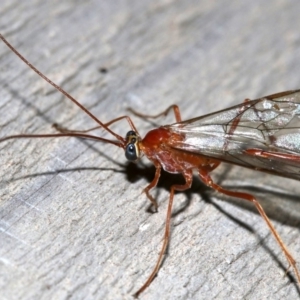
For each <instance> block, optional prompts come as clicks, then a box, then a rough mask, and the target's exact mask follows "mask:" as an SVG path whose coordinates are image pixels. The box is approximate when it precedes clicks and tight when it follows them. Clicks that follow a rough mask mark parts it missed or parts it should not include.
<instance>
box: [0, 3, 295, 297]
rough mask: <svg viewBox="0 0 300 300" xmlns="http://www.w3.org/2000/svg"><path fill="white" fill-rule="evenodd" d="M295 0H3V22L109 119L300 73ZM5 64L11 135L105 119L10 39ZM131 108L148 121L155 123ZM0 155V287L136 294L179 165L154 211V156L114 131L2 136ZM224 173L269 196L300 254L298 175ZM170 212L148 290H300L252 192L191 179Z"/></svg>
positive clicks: (4, 290)
mask: <svg viewBox="0 0 300 300" xmlns="http://www.w3.org/2000/svg"><path fill="white" fill-rule="evenodd" d="M75 3H76V4H75ZM299 9H300V2H299V1H296V0H294V1H284V0H282V1H279V0H275V1H218V2H213V1H84V2H74V1H63V2H62V3H59V2H57V1H55V2H53V4H48V2H46V1H23V2H21V1H11V0H10V1H6V0H4V1H1V8H0V31H1V33H2V34H4V35H5V37H6V38H7V39H8V40H9V41H10V42H11V43H12V44H13V45H15V47H16V48H17V49H18V50H19V51H20V52H21V53H23V54H24V55H25V56H26V57H27V58H28V59H29V60H30V61H31V62H32V63H33V64H34V65H35V66H36V67H37V68H38V69H40V70H41V71H42V72H44V73H45V74H47V75H48V76H49V77H50V78H51V79H53V80H54V81H55V82H56V83H58V84H59V85H61V86H62V87H63V88H64V89H66V90H67V91H68V92H70V93H71V94H72V95H73V96H74V97H75V98H77V99H78V100H80V102H81V103H82V104H84V105H85V106H86V107H88V108H89V109H91V111H92V112H93V113H94V114H95V115H97V116H98V117H99V118H100V119H101V120H102V121H108V120H110V119H112V118H114V117H117V116H120V115H122V114H126V110H125V109H126V107H128V106H131V107H134V108H135V109H136V110H140V111H147V112H148V113H152V112H153V113H157V112H160V111H161V110H162V109H164V108H165V107H167V106H168V105H170V104H172V103H177V104H179V105H180V107H181V109H182V116H183V117H184V118H189V117H194V116H198V115H201V114H205V113H208V112H211V111H214V110H218V109H222V108H225V107H227V106H229V105H233V104H237V103H240V102H242V101H243V100H244V98H246V97H249V98H257V97H259V96H263V95H267V94H271V93H275V92H279V91H283V90H289V89H295V88H299V87H300V74H299V61H300V31H299V28H300V18H299ZM101 68H107V69H108V72H107V73H106V74H103V73H101V72H100V71H99V70H100V69H101ZM0 70H1V72H0V76H1V77H0V85H1V87H0V107H1V110H0V133H1V136H6V135H9V134H16V133H20V132H28V133H38V132H44V133H51V132H54V130H53V129H52V128H51V125H52V124H53V123H59V124H62V125H64V126H65V127H68V128H77V129H83V128H89V127H91V126H94V123H93V122H92V120H90V119H89V118H88V117H87V116H86V115H85V114H84V113H83V112H81V111H80V110H79V109H78V108H77V107H75V105H73V104H72V103H70V101H68V100H67V99H64V97H62V96H61V95H60V94H59V93H58V92H56V91H53V89H52V88H51V87H49V85H48V84H47V83H45V82H43V80H41V79H39V78H38V77H37V76H36V75H35V74H34V73H33V72H32V71H31V70H29V68H28V67H27V66H25V65H24V64H23V63H22V62H20V61H19V60H18V58H16V57H15V56H14V55H13V54H12V53H11V52H10V51H9V50H8V48H7V47H6V46H5V45H4V44H3V43H0ZM134 121H135V122H136V125H137V127H138V128H140V132H141V133H142V134H143V133H145V132H146V131H147V130H149V128H151V125H150V124H149V123H143V122H142V121H141V120H139V119H138V118H134ZM171 121H172V118H171V117H170V118H168V119H167V120H165V119H162V120H158V122H161V123H167V122H171ZM114 129H115V130H116V131H117V132H119V133H120V134H121V135H124V134H125V133H126V131H127V130H128V126H127V124H126V123H125V122H124V123H121V124H117V125H116V126H115V127H114ZM99 134H103V133H102V132H101V131H100V132H99ZM0 161H1V173H0V174H1V183H0V191H1V198H0V199H1V201H0V291H1V299H66V298H71V299H130V298H131V295H132V294H133V293H134V292H135V291H136V290H137V289H138V288H139V287H140V286H141V285H142V283H143V282H144V281H145V280H146V278H147V276H148V275H149V273H150V271H151V270H152V267H153V265H154V263H155V261H156V258H157V255H158V252H159V249H160V247H161V238H162V235H163V226H164V220H165V213H166V206H167V198H168V188H169V186H170V184H171V182H173V178H174V176H173V177H171V176H168V175H167V174H164V175H163V176H162V180H161V182H160V184H159V187H158V188H157V189H156V190H155V191H154V193H153V194H154V195H156V196H157V198H158V201H159V204H160V209H159V212H158V213H157V214H151V213H149V212H148V211H147V208H148V207H149V203H148V200H147V199H146V197H145V196H144V195H141V191H142V189H143V187H145V186H146V185H147V184H148V182H149V181H150V180H151V179H152V177H153V176H154V169H153V168H151V167H148V165H147V163H146V160H145V159H144V160H143V162H144V165H142V164H141V165H138V166H132V165H129V164H127V163H126V161H125V158H124V154H123V152H122V150H120V149H116V148H115V147H113V146H111V145H104V144H99V143H98V144H97V143H93V142H86V141H80V140H76V139H71V138H66V139H63V138H62V139H56V140H15V141H9V142H6V143H2V144H0ZM216 174H217V175H216V176H215V178H216V180H217V181H218V182H219V183H220V184H222V185H223V186H224V187H227V188H231V189H240V190H243V191H248V192H251V193H254V194H255V195H256V196H257V197H258V198H259V199H260V200H261V203H262V205H263V206H264V207H265V208H266V211H267V213H268V215H269V216H270V218H271V219H272V221H273V222H274V224H275V226H276V228H277V229H278V231H279V233H280V234H281V236H282V238H283V240H284V241H285V243H286V244H287V245H288V247H289V249H290V250H291V252H292V253H293V254H294V256H295V258H296V259H297V260H298V261H300V254H299V253H300V242H299V236H300V234H299V220H300V216H299V212H300V208H299V204H300V202H299V197H298V195H299V192H300V190H299V183H298V182H296V181H293V180H288V179H282V178H279V177H275V176H270V175H266V174H262V173H257V172H254V171H251V170H244V169H241V168H238V167H231V166H223V167H220V170H218V171H217V172H216ZM171 180H172V181H171ZM174 180H180V179H178V178H175V179H174ZM220 200H226V201H220ZM174 212H175V213H174V217H173V223H172V224H173V225H172V241H171V244H170V247H169V251H168V255H167V257H166V259H165V261H164V264H163V266H162V268H161V269H160V271H159V273H158V276H157V277H156V279H155V280H154V281H153V283H152V284H151V286H150V287H149V288H148V289H147V290H146V291H145V292H144V294H143V295H142V297H141V298H142V299H242V298H243V299H283V298H285V299H297V298H299V289H298V288H297V286H296V284H294V283H291V282H290V280H289V277H285V276H284V272H285V269H286V268H287V267H288V265H287V262H286V260H285V258H284V257H283V255H282V253H281V251H280V250H279V248H278V246H277V244H276V243H275V241H274V240H273V238H272V236H271V234H270V233H269V232H268V229H267V228H266V226H265V224H264V222H263V221H262V219H261V218H260V216H259V215H258V214H257V212H256V211H255V210H254V209H253V208H252V207H251V206H249V205H245V204H244V203H243V202H242V201H239V200H236V201H234V200H232V199H227V198H226V199H225V198H223V197H221V196H220V195H218V194H216V193H214V192H212V191H211V190H209V189H208V188H206V187H205V186H204V185H203V184H201V183H200V182H199V180H198V179H196V178H195V183H194V185H193V187H192V189H191V190H190V191H187V192H186V193H178V194H177V195H176V201H175V207H174Z"/></svg>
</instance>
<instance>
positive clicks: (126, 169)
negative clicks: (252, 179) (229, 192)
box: [8, 139, 300, 296]
mask: <svg viewBox="0 0 300 300" xmlns="http://www.w3.org/2000/svg"><path fill="white" fill-rule="evenodd" d="M79 141H80V142H82V143H83V144H85V145H87V146H88V147H89V148H91V149H92V150H93V151H96V152H97V153H98V154H99V155H100V156H103V157H104V158H105V159H107V160H110V161H111V162H112V163H113V165H114V166H116V167H112V168H101V167H94V166H86V167H82V166H80V167H74V168H63V169H56V170H54V171H47V172H38V173H32V174H28V175H26V176H20V177H14V178H11V179H10V180H8V181H18V180H23V179H27V178H34V177H39V176H53V175H58V174H62V173H69V172H76V171H79V172H104V171H111V172H115V173H122V174H124V176H125V178H126V180H127V181H128V182H130V183H131V184H135V183H137V182H138V181H140V180H146V181H147V182H151V181H152V179H153V176H154V173H155V167H154V166H153V165H148V164H143V163H141V162H140V163H138V164H135V163H128V162H126V163H125V164H122V163H120V162H118V161H116V160H114V159H112V158H111V157H110V156H108V155H106V154H105V153H104V152H102V151H101V150H99V149H98V147H96V146H95V145H96V144H97V143H93V142H90V141H86V140H81V139H79ZM228 168H229V169H230V168H231V166H228ZM228 171H229V170H227V172H228ZM227 172H226V170H225V172H224V173H223V176H221V177H220V178H219V180H221V181H222V179H224V178H225V177H226V176H227V175H226V173H227ZM223 177H224V178H223ZM183 182H184V179H183V177H182V176H181V175H178V174H169V173H167V172H165V171H163V172H162V173H161V177H160V180H159V183H158V185H157V187H156V189H155V190H154V191H153V192H154V195H153V196H154V197H155V198H156V199H158V198H160V197H159V195H160V193H161V191H162V190H165V191H167V192H168V191H169V190H170V187H171V185H173V184H180V183H183ZM223 186H225V187H226V188H228V189H233V190H235V189H236V186H229V185H226V184H223ZM238 190H245V191H247V190H248V191H249V190H251V192H253V193H262V195H263V194H264V193H265V192H266V193H267V194H268V197H272V196H274V197H281V198H283V199H284V200H285V201H290V202H294V201H297V200H298V199H297V198H298V197H297V196H295V195H293V194H286V193H281V192H279V191H274V190H269V189H267V188H264V187H253V186H247V185H244V186H243V187H242V188H240V187H239V188H238ZM179 193H182V194H184V196H185V201H184V203H183V205H181V206H180V208H179V209H177V210H176V211H174V212H173V213H172V217H173V218H174V217H175V216H177V215H180V214H181V213H183V212H184V211H185V210H186V209H187V208H188V207H189V206H190V204H191V200H192V198H193V197H194V195H195V194H197V195H199V201H201V200H203V201H205V203H206V204H208V205H212V206H213V207H214V208H215V209H216V210H217V211H219V212H220V213H221V214H223V215H225V216H226V217H227V218H228V219H230V220H231V221H232V222H234V223H236V224H237V225H238V226H241V227H242V228H244V229H245V230H247V231H248V232H250V233H251V234H253V235H254V236H255V238H256V239H257V240H258V244H259V245H260V246H262V247H263V248H264V250H265V251H266V253H268V254H269V255H270V256H271V257H272V259H273V260H274V261H275V262H276V263H277V265H278V266H279V267H280V268H281V269H282V270H283V271H284V272H286V266H285V265H284V264H283V263H282V262H281V261H280V259H279V258H278V256H277V255H276V254H275V253H274V251H273V250H272V249H271V248H269V247H268V246H267V244H266V243H265V238H264V237H261V236H259V235H258V234H257V233H256V232H255V230H254V229H253V228H252V227H251V225H249V224H247V223H246V222H244V221H242V220H241V219H239V218H237V217H236V215H233V214H231V213H230V212H228V211H226V210H225V209H223V208H222V205H219V203H218V202H217V201H215V200H213V199H212V198H213V197H212V196H214V195H217V197H218V199H221V200H224V201H226V202H229V203H232V204H234V205H236V206H237V207H241V208H243V209H247V210H249V211H251V212H252V213H255V214H258V213H257V211H256V209H255V208H254V207H252V206H251V204H248V203H245V202H244V201H240V200H239V199H234V198H232V197H227V196H223V195H222V194H221V195H220V194H218V193H215V192H214V191H213V190H212V189H210V188H209V187H207V186H206V185H205V184H204V183H202V182H201V180H200V179H199V178H198V177H197V176H194V178H193V184H192V186H191V188H190V189H188V190H186V191H183V192H177V193H176V194H179ZM264 198H266V197H261V199H262V201H261V202H262V203H263V202H264V200H263V199H264ZM261 199H260V200H261ZM143 201H146V197H145V199H143ZM162 201H163V200H162ZM263 206H265V210H266V212H267V214H268V215H269V216H270V218H271V219H274V220H276V221H278V222H280V223H282V224H287V225H289V226H294V227H298V226H299V223H300V220H299V218H297V217H291V216H290V215H289V213H288V212H286V211H284V212H283V213H281V214H278V210H277V209H276V207H275V208H274V206H273V207H272V208H270V207H269V206H268V205H264V203H263ZM145 211H146V212H148V213H154V210H153V207H152V205H151V204H150V203H149V204H148V205H147V206H146V208H145ZM262 224H263V222H262ZM166 253H168V249H167V251H166ZM166 258H167V256H165V257H164V259H163V262H162V263H164V261H165V259H166ZM287 277H288V279H289V281H290V282H292V283H293V284H294V286H295V287H296V289H297V293H298V294H299V296H300V289H299V287H298V285H297V281H296V280H295V279H294V277H293V276H292V274H290V273H289V272H287Z"/></svg>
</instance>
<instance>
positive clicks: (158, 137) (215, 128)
mask: <svg viewBox="0 0 300 300" xmlns="http://www.w3.org/2000/svg"><path fill="white" fill-rule="evenodd" d="M0 38H1V39H2V41H3V42H4V43H5V44H6V45H7V46H8V47H9V48H10V49H11V50H12V51H13V52H14V53H15V54H16V55H17V56H19V58H20V59H21V60H22V61H23V62H25V63H26V64H27V65H28V66H29V67H30V68H31V69H32V70H34V71H35V72H36V73H37V74H38V75H39V76H41V77H42V78H43V79H44V80H46V81H47V82H48V83H49V84H51V85H52V86H54V87H55V88H56V89H57V90H58V91H60V92H61V93H62V94H64V95H65V96H66V97H67V98H68V99H70V100H71V101H72V102H73V103H75V104H76V105H77V106H79V107H80V108H81V109H82V110H83V111H84V112H85V113H86V114H88V115H89V116H90V117H91V118H92V119H94V120H95V122H96V123H98V126H97V127H95V128H99V127H102V128H103V129H104V130H106V131H107V132H108V133H110V134H112V135H113V136H114V137H115V139H116V140H109V139H105V138H102V137H98V136H95V135H91V134H89V132H90V131H92V130H94V129H95V128H92V129H90V130H86V131H74V130H72V131H71V130H67V129H64V128H61V127H59V126H58V125H55V127H56V129H57V130H58V131H59V132H60V133H57V134H19V135H13V136H8V137H4V138H2V139H0V142H3V141H5V140H8V139H16V138H55V137H77V138H87V139H93V140H97V141H101V142H105V143H110V144H113V145H115V146H118V147H120V148H123V149H124V151H125V156H126V158H127V159H128V160H129V161H136V160H138V159H139V158H140V157H141V154H142V153H144V154H145V155H146V156H147V157H148V159H149V160H150V161H152V162H153V164H154V166H155V168H156V172H155V176H154V179H153V180H152V182H151V183H150V184H149V185H148V186H147V187H146V188H145V189H144V192H145V193H146V195H147V197H148V199H149V200H150V201H151V203H152V204H153V206H154V207H155V208H157V203H156V200H155V199H154V198H153V197H152V196H151V195H150V193H149V192H150V190H151V189H152V188H154V187H155V186H156V185H157V183H158V180H159V177H160V173H161V169H164V170H165V171H167V172H169V173H180V174H182V175H183V177H184V179H185V184H183V185H173V186H171V189H170V196H169V203H168V209H167V216H166V225H165V233H164V239H163V245H162V248H161V251H160V254H159V257H158V259H157V262H156V264H155V267H154V269H153V271H152V273H151V274H150V276H149V278H148V279H147V281H146V282H145V283H144V285H143V286H142V287H141V288H140V289H139V290H138V291H137V292H136V293H135V296H136V297H137V296H138V295H139V294H140V293H141V292H143V291H144V290H145V289H146V288H147V286H149V284H150V283H151V281H152V280H153V278H154V277H155V275H156V274H157V272H158V270H159V267H160V265H161V262H162V258H163V255H164V253H165V250H166V248H167V245H168V242H169V237H170V220H171V213H172V205H173V198H174V192H175V191H184V190H186V189H189V188H190V187H191V184H192V177H193V170H196V171H197V172H198V174H199V177H200V178H201V180H202V181H203V182H204V183H205V184H206V185H207V186H209V187H211V188H213V189H215V190H216V191H218V192H220V193H223V194H225V195H228V196H232V197H236V198H240V199H243V200H246V201H249V202H252V203H253V204H254V205H255V207H256V209H257V210H258V212H259V213H260V215H261V216H262V218H263V219H264V221H265V222H266V224H267V226H268V227H269V229H270V231H271V232H272V234H273V236H274V237H275V239H276V241H277V243H278V245H279V246H280V248H281V250H282V251H283V253H284V255H285V257H286V258H287V260H288V262H289V265H290V266H292V268H293V270H294V272H295V275H296V277H297V280H298V282H299V283H300V274H299V271H298V269H297V266H296V262H295V260H294V258H293V256H292V255H291V254H290V252H289V250H288V249H287V247H286V246H285V244H284V243H283V241H282V239H281V237H280V236H279V234H278V233H277V231H276V230H275V228H274V226H273V225H272V223H271V221H270V219H269V218H268V217H267V215H266V213H265V211H264V209H263V208H262V206H261V205H260V204H259V202H258V201H257V200H256V198H255V197H254V196H252V195H251V194H247V193H242V192H236V191H230V190H227V189H224V188H222V187H221V186H219V185H217V184H216V183H214V182H213V180H212V178H211V176H210V172H211V171H213V170H214V169H215V168H216V167H218V165H219V164H220V163H221V162H222V161H225V162H230V163H233V164H237V165H240V166H244V167H248V168H253V169H256V170H260V171H265V172H270V173H273V174H276V175H281V176H285V177H290V178H294V179H300V172H299V170H300V121H299V117H300V90H296V91H288V92H283V93H279V94H275V95H271V96H266V97H262V98H260V99H257V100H247V101H245V102H244V103H242V104H239V105H236V106H234V107H230V108H227V109H225V110H222V111H218V112H215V113H212V114H209V115H206V116H202V117H197V118H194V119H190V120H187V121H182V120H181V116H180V112H179V108H178V106H177V105H173V106H171V107H169V108H168V109H167V110H166V111H164V112H163V113H161V114H159V115H156V116H148V115H142V114H139V113H137V112H135V111H132V112H133V113H134V114H136V115H138V116H141V117H145V118H156V117H159V116H161V115H165V114H167V113H168V112H169V111H170V110H173V112H174V115H175V119H176V123H174V124H171V125H165V126H161V127H159V128H156V129H153V130H151V131H149V132H148V133H147V134H146V136H145V137H144V138H143V139H142V138H141V137H140V135H139V133H138V131H137V129H136V128H135V126H134V124H133V122H132V121H131V119H130V117H128V116H121V117H118V118H115V119H113V120H111V121H110V122H108V123H103V122H101V121H100V120H99V119H98V118H96V117H95V116H94V115H93V114H92V113H91V112H90V111H88V110H87V109H86V108H85V107H84V106H82V105H81V104H80V103H79V102H78V101H77V100H75V99H74V98H73V97H72V96H71V95H69V94H68V93H67V92H65V91H64V90H63V89H62V88H61V87H59V86H57V85H56V84H55V83H54V82H52V81H51V80H50V79H49V78H47V77H46V76H45V75H43V74H42V73H41V72H40V71H38V70H37V69H36V68H35V67H34V66H33V65H31V64H30V63H29V62H28V61H27V60H26V59H25V58H24V57H23V56H22V55H21V54H20V53H19V52H17V51H16V49H14V47H13V46H11V45H10V44H9V43H8V42H7V41H6V39H5V38H4V37H3V36H2V35H0ZM122 119H126V120H127V121H128V123H129V126H130V127H131V130H130V131H129V132H128V133H127V134H126V136H125V138H123V137H121V136H120V135H118V134H116V133H115V132H113V131H112V130H111V129H110V128H109V127H110V125H111V124H113V123H115V122H118V121H120V120H122Z"/></svg>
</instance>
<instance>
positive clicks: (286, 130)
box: [165, 90, 300, 179]
mask: <svg viewBox="0 0 300 300" xmlns="http://www.w3.org/2000/svg"><path fill="white" fill-rule="evenodd" d="M165 127H166V128H167V129H168V130H170V131H171V132H173V133H177V134H180V135H181V136H182V137H183V139H182V141H181V142H175V141H171V142H170V146H171V147H174V148H176V149H181V150H185V151H190V152H193V153H197V154H199V155H202V156H206V157H210V158H215V159H217V160H221V161H226V162H230V163H234V164H237V165H241V166H244V167H248V168H254V169H257V170H261V171H267V172H271V173H275V174H278V175H281V176H286V177H290V178H295V179H300V90H296V91H288V92H283V93H280V94H275V95H270V96H266V97H263V98H261V99H257V100H251V101H250V100H249V101H246V102H244V103H242V104H239V105H237V106H233V107H230V108H228V109H224V110H222V111H218V112H215V113H212V114H209V115H205V116H202V117H198V118H194V119H190V120H187V121H183V122H180V123H176V124H172V125H167V126H165Z"/></svg>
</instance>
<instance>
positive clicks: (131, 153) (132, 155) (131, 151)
mask: <svg viewBox="0 0 300 300" xmlns="http://www.w3.org/2000/svg"><path fill="white" fill-rule="evenodd" d="M125 156H126V158H127V159H128V160H129V161H135V160H136V159H137V154H136V148H135V145H134V144H131V143H130V144H128V145H127V146H126V149H125Z"/></svg>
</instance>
